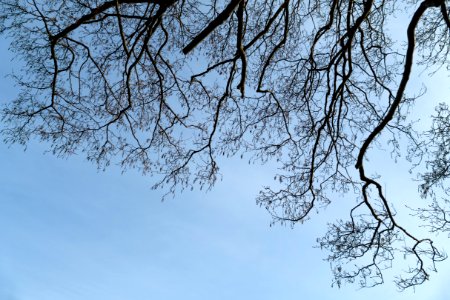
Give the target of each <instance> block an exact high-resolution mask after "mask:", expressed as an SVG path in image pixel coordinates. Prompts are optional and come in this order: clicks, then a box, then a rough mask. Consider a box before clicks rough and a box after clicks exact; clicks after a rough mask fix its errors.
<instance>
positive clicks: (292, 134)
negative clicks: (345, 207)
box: [0, 0, 450, 289]
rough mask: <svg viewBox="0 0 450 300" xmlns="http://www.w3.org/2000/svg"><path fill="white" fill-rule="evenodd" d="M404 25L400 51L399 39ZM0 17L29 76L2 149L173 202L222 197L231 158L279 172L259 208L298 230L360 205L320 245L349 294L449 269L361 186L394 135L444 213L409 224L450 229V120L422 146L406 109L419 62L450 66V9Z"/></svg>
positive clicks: (369, 181)
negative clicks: (79, 156)
mask: <svg viewBox="0 0 450 300" xmlns="http://www.w3.org/2000/svg"><path fill="white" fill-rule="evenodd" d="M398 15H401V16H406V18H407V22H406V23H405V24H402V27H403V28H404V30H403V32H404V34H403V37H404V40H405V42H406V44H405V45H404V47H403V48H402V47H400V45H399V43H398V42H396V41H395V40H393V37H392V36H391V35H389V32H390V31H389V30H388V28H389V26H391V25H392V24H393V23H394V22H395V21H396V19H395V18H396V17H397V16H398ZM0 18H1V23H0V24H1V25H0V30H1V32H2V33H4V34H5V35H7V36H9V38H11V40H12V46H11V48H12V49H13V50H14V51H15V52H16V54H17V55H18V56H19V57H20V59H22V60H23V62H24V65H25V66H24V69H23V70H22V71H21V72H20V73H19V75H17V76H16V79H17V82H18V83H19V85H20V87H21V92H20V94H19V96H18V97H17V99H15V100H14V101H12V102H11V103H10V104H8V105H7V106H6V107H4V109H3V112H2V115H3V122H4V126H3V129H2V134H3V136H4V139H5V141H6V142H7V143H19V144H25V143H27V142H28V141H29V140H30V139H31V138H39V139H40V140H42V141H45V142H49V143H50V145H51V149H52V150H53V152H54V153H55V154H57V155H60V156H66V155H70V154H72V153H75V152H80V151H82V152H84V153H85V154H86V156H87V158H88V159H89V160H91V161H94V162H95V163H97V164H98V165H99V166H100V167H101V168H104V167H106V166H107V165H108V164H110V162H118V163H120V164H121V165H122V167H123V168H125V169H126V168H130V167H131V168H138V169H140V170H141V171H142V172H143V173H149V174H151V175H154V176H156V177H157V178H159V179H158V181H157V183H156V184H155V187H156V188H157V187H162V186H164V188H165V189H166V190H168V192H169V193H170V192H175V191H176V190H177V189H181V190H183V189H185V188H191V187H193V186H200V187H207V188H209V187H211V186H212V185H213V184H214V182H215V181H216V178H217V174H218V165H217V158H218V157H220V156H231V155H241V154H243V153H249V155H251V157H252V159H253V160H254V161H260V162H262V163H264V162H267V161H272V160H273V161H277V162H278V163H279V165H280V172H279V173H280V174H277V175H276V179H277V180H278V181H279V184H277V188H275V187H272V188H271V187H267V188H265V189H264V190H263V191H261V193H260V195H259V196H258V198H257V203H259V204H260V205H261V206H264V207H265V208H266V209H267V210H268V211H269V212H270V213H271V214H272V216H273V218H274V221H280V222H286V223H291V224H295V223H298V222H303V221H305V220H307V219H308V218H309V217H310V215H311V212H313V211H317V210H318V209H320V208H322V207H323V206H326V205H327V204H329V203H330V201H331V200H332V197H330V195H332V194H333V195H335V196H333V197H334V198H337V197H340V196H339V195H343V194H345V193H347V192H349V191H359V192H358V193H359V197H358V199H357V202H356V205H355V206H354V208H353V209H351V211H350V212H349V217H348V220H338V221H337V222H334V223H332V224H330V225H329V230H328V232H327V233H326V235H325V236H324V237H323V238H320V239H318V242H319V245H320V246H321V247H322V248H325V249H327V250H328V251H329V253H330V254H329V257H328V259H329V260H330V262H331V265H332V270H333V273H334V278H335V279H334V280H335V281H334V282H335V283H336V284H338V285H340V284H341V283H344V282H355V281H356V282H357V283H358V284H360V285H361V286H373V285H377V284H380V283H382V282H383V280H384V279H383V271H384V270H385V269H386V268H389V267H390V266H391V263H392V260H393V259H394V258H395V257H396V255H398V254H402V255H404V256H405V257H407V261H408V262H409V264H410V268H409V269H407V270H406V271H405V272H404V273H403V274H401V275H400V276H399V277H398V278H397V279H396V282H397V285H398V286H399V288H400V289H404V288H408V287H411V286H416V285H419V284H422V283H423V282H424V281H425V280H427V279H428V278H429V274H430V271H433V270H436V269H435V263H436V262H439V261H441V260H443V259H445V258H446V255H445V254H444V253H443V252H440V251H439V250H438V249H437V248H436V247H435V246H434V244H433V241H432V240H431V239H429V238H421V237H419V236H417V235H416V234H415V233H413V232H411V231H410V230H408V228H406V227H404V226H403V225H402V224H401V223H400V222H399V221H398V220H397V218H396V214H395V211H394V209H393V207H392V200H391V199H388V198H387V197H386V193H385V191H384V189H383V187H382V185H381V184H380V183H379V181H378V180H377V179H376V178H375V177H374V176H372V175H369V174H367V172H366V170H365V164H366V158H367V156H368V153H369V152H370V149H371V148H373V147H375V146H376V145H375V142H376V141H377V139H378V140H379V138H380V136H381V135H382V134H383V138H384V139H388V140H390V141H391V143H390V144H389V145H390V146H389V147H392V151H394V152H395V151H400V150H399V147H400V146H399V143H398V142H397V141H398V140H399V138H406V139H407V140H408V141H409V142H410V145H411V146H410V149H409V156H410V157H414V158H416V159H415V160H414V161H413V164H416V162H417V164H419V163H420V162H421V161H423V162H424V163H423V164H424V165H425V167H426V168H425V169H424V170H426V171H424V173H423V174H421V175H420V176H421V179H422V183H421V185H420V190H421V192H422V195H423V196H424V197H430V198H431V203H432V204H431V205H430V206H428V207H425V208H424V209H419V210H414V211H413V215H415V216H416V217H417V219H418V220H424V221H426V222H427V224H428V226H430V229H431V231H447V232H448V231H449V230H450V215H449V214H450V207H449V205H448V201H447V200H445V199H444V200H439V199H440V198H438V197H437V196H436V195H438V193H436V192H434V191H435V190H436V188H443V190H444V192H450V191H449V190H448V189H446V185H445V183H444V181H445V179H447V178H448V177H450V171H449V170H450V135H449V134H448V132H449V129H450V111H449V108H448V107H447V106H446V105H444V104H442V105H441V106H439V108H438V110H437V115H436V116H435V118H434V123H433V126H432V128H431V129H430V131H428V132H427V133H425V134H420V135H419V134H417V132H415V131H414V130H413V127H412V126H411V123H410V122H408V121H407V119H406V116H407V115H406V112H405V111H406V110H405V109H404V108H407V107H408V106H410V105H411V104H412V103H414V100H415V99H416V98H417V97H415V96H408V95H406V93H405V90H406V87H407V84H408V81H409V78H410V75H411V70H412V68H413V66H414V65H415V63H414V62H413V61H414V59H416V60H417V59H419V61H418V62H419V63H423V64H424V65H425V66H426V67H428V68H437V67H440V66H447V67H449V57H450V56H449V51H450V48H449V46H450V35H449V30H450V19H449V17H448V8H447V3H446V1H444V0H418V1H416V0H402V1H384V0H365V1H364V0H362V1H353V0H349V1H347V0H345V1H344V0H332V1H322V0H309V1H300V0H253V1H252V0H247V1H245V0H221V1H219V0H214V1H207V0H202V1H200V0H166V1H163V0H110V1H107V0H71V1H53V0H0ZM416 48H417V49H416ZM417 52H420V54H421V55H420V56H418V55H416V53H417ZM416 56H417V57H416ZM158 176H159V177H158ZM337 192H339V193H338V194H337ZM439 195H441V194H439ZM439 197H440V196H439Z"/></svg>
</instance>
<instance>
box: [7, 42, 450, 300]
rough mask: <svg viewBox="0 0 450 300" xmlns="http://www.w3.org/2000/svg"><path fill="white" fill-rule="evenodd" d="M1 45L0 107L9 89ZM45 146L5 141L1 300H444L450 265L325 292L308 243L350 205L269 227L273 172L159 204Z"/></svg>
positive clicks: (145, 187)
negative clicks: (402, 279)
mask: <svg viewBox="0 0 450 300" xmlns="http://www.w3.org/2000/svg"><path fill="white" fill-rule="evenodd" d="M6 47H7V46H6V45H5V43H4V42H2V43H1V44H0V73H1V74H0V75H1V77H0V78H1V80H0V102H1V103H4V102H5V101H7V100H8V99H10V98H11V97H13V95H14V93H15V88H14V86H13V83H12V82H11V81H10V80H9V79H6V78H4V74H6V73H8V72H10V71H11V70H12V64H13V63H12V62H11V61H10V57H11V56H10V54H9V53H8V52H7V49H6ZM443 80H444V79H443ZM443 82H446V83H448V78H446V79H445V81H443ZM447 86H448V84H447ZM436 87H438V85H436ZM438 91H439V90H435V91H434V92H435V93H437V92H438ZM432 92H433V90H432ZM442 92H444V91H442ZM445 93H447V94H448V90H446V91H445ZM45 150H46V145H45V144H38V143H32V144H30V145H29V147H28V150H27V151H26V152H24V151H23V148H20V147H18V146H13V147H11V148H8V147H6V146H5V145H3V144H1V143H0V166H1V169H0V300H103V299H105V300H116V299H117V300H119V299H120V300H123V299H127V300H128V299H129V300H144V299H145V300H148V299H164V300H171V299H186V300H187V299H227V300H228V299H246V300H247V299H259V300H266V299H267V300H268V299H286V300H288V299H289V300H290V299H337V300H339V299H345V300H351V299H364V300H371V299H377V300H379V299H384V298H386V299H399V300H402V299H409V300H415V299H427V300H448V299H449V295H450V289H449V288H448V282H449V278H450V271H449V270H450V264H449V262H448V261H447V262H445V263H442V264H440V265H438V267H439V273H437V274H432V277H431V279H432V280H431V281H430V282H429V283H426V284H424V285H423V286H421V287H418V288H417V289H416V291H415V293H414V291H412V290H408V291H406V292H403V293H398V292H397V290H396V288H395V286H394V285H393V283H392V282H391V281H392V277H391V275H390V274H389V273H388V274H387V275H386V281H387V282H386V284H385V285H382V286H379V287H376V288H372V289H363V290H358V289H357V286H344V287H343V288H341V289H338V288H336V287H335V288H331V287H330V284H331V272H330V269H329V264H328V263H327V262H326V261H324V260H323V258H325V257H326V253H325V252H322V251H321V250H320V249H316V248H312V246H313V245H314V244H315V239H316V238H317V237H319V236H321V235H322V234H323V233H324V228H325V224H326V221H327V218H329V219H328V220H330V221H333V220H334V219H335V218H337V216H336V214H335V211H339V209H338V208H339V206H340V203H342V202H345V201H346V199H340V197H339V196H336V197H337V199H336V203H337V204H335V205H332V206H331V207H330V208H329V209H327V210H326V211H325V212H324V213H323V214H320V215H317V216H316V217H315V218H314V220H312V221H311V222H308V223H307V224H305V225H301V226H296V227H295V228H294V229H291V228H290V227H283V226H277V225H276V226H272V227H270V226H269V223H270V217H269V215H268V213H267V212H266V211H265V210H264V209H262V208H260V207H258V206H256V205H255V201H254V199H255V196H256V194H257V192H258V190H259V188H260V187H261V186H262V185H264V184H267V183H270V180H271V178H272V177H273V173H272V172H273V170H270V167H268V166H266V167H257V166H248V165H247V164H246V163H245V161H241V160H239V159H231V160H227V161H224V164H222V174H223V175H224V179H223V181H221V182H219V183H218V184H217V186H216V187H215V188H214V189H213V191H211V192H209V193H205V192H198V191H197V192H195V191H194V192H188V193H184V194H181V195H177V196H176V197H175V198H174V199H171V198H169V199H168V200H166V201H165V202H161V201H160V197H161V191H152V190H151V189H150V186H151V183H152V179H151V178H149V177H143V176H140V175H139V174H137V173H135V172H133V171H131V172H127V173H125V174H121V172H120V170H119V169H118V168H116V167H112V168H110V169H108V170H107V171H106V172H98V171H97V170H96V168H95V166H93V165H91V164H89V163H88V162H86V161H85V160H84V159H83V157H79V156H73V157H71V158H69V159H68V160H64V159H58V158H55V157H53V156H52V155H50V154H46V155H44V154H43V152H44V151H45ZM384 163H385V164H386V166H383V169H384V170H385V172H386V173H388V174H389V177H388V178H390V179H389V180H392V181H395V180H398V181H397V182H394V183H392V185H390V186H389V188H388V190H394V189H396V190H397V192H398V193H403V194H408V193H409V192H408V190H409V189H410V187H407V186H406V184H407V182H408V181H409V180H403V179H404V178H405V177H404V174H403V173H402V174H400V173H396V172H398V171H397V170H398V168H396V167H389V166H388V164H389V162H387V161H386V160H384ZM391 186H392V188H391ZM394 186H397V187H396V188H394ZM443 243H446V244H447V245H448V244H449V243H448V239H447V240H444V242H443ZM448 249H450V247H448ZM395 271H398V270H395V269H394V272H395Z"/></svg>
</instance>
